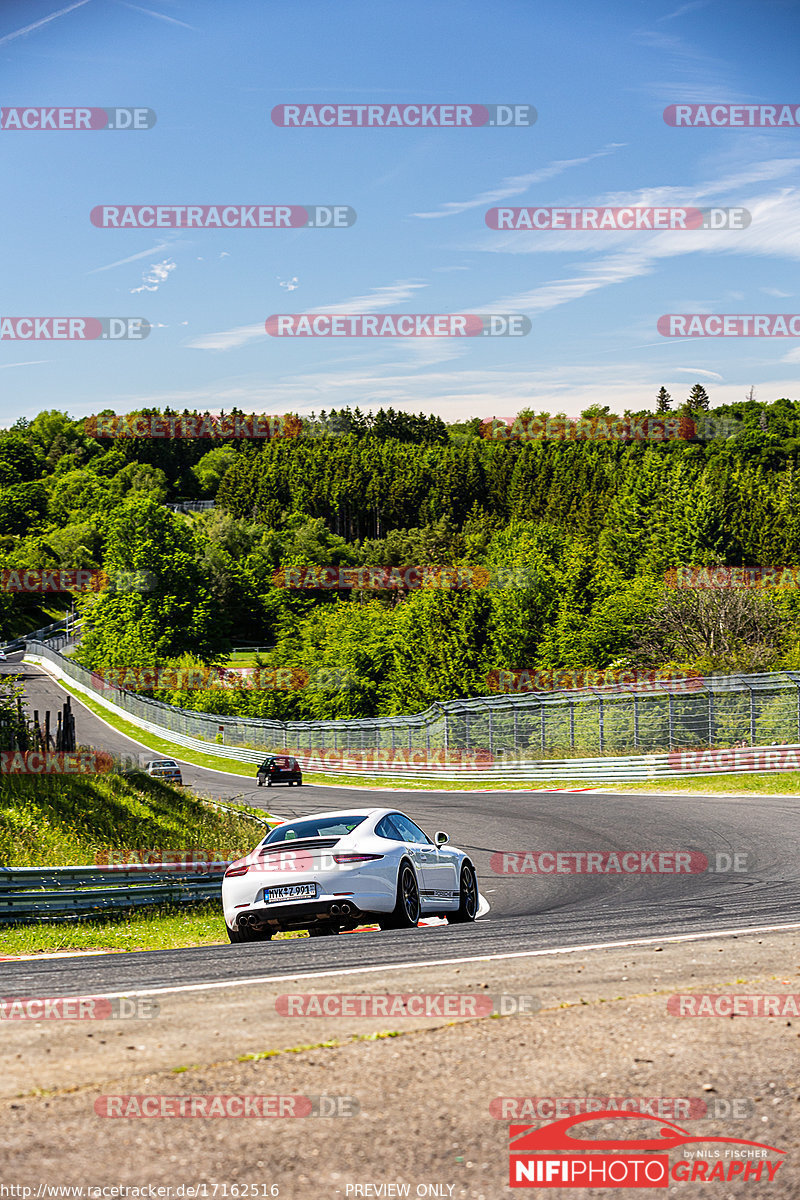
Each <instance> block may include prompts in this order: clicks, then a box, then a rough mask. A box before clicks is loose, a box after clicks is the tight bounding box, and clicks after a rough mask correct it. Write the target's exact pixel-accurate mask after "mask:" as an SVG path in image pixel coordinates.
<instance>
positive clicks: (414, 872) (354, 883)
mask: <svg viewBox="0 0 800 1200" xmlns="http://www.w3.org/2000/svg"><path fill="white" fill-rule="evenodd" d="M448 840H449V839H448V836H447V834H446V833H435V834H434V835H433V840H432V841H431V839H430V838H429V837H428V836H427V834H425V833H423V831H422V830H421V829H420V827H419V826H418V825H415V824H414V822H413V821H412V820H411V819H410V818H409V817H406V816H404V815H403V813H400V812H397V811H396V810H395V809H391V808H361V809H345V810H343V811H341V812H329V813H316V814H315V815H313V816H310V817H300V818H298V819H297V820H294V821H285V822H284V823H283V824H281V825H277V826H276V827H275V828H274V829H272V830H271V831H270V833H269V834H268V835H267V837H265V838H264V841H263V842H261V843H260V845H258V846H256V848H255V850H253V851H252V853H250V854H248V855H247V856H246V857H245V858H240V859H238V860H237V861H236V862H233V863H231V864H230V866H229V867H228V869H227V871H226V872H225V877H224V879H223V881H222V907H223V911H224V913H225V924H226V926H227V929H228V937H229V938H230V940H231V941H232V942H253V941H267V940H269V938H271V937H272V935H273V934H274V933H278V931H279V930H286V929H307V930H308V931H309V933H310V934H311V936H312V937H318V936H321V935H323V934H332V933H338V932H339V931H340V930H341V929H355V928H356V927H357V926H358V925H369V924H373V923H374V922H377V923H378V924H379V925H380V927H381V929H398V928H401V929H402V928H412V927H413V926H415V925H417V924H418V922H419V919H420V917H421V916H437V917H446V918H447V920H448V921H459V922H461V921H474V920H475V917H476V916H477V913H478V903H479V896H478V879H477V876H476V874H475V867H474V866H473V864H472V862H471V860H470V858H469V856H468V855H467V854H465V853H464V851H463V850H457V849H456V848H455V846H449V845H447V842H448Z"/></svg>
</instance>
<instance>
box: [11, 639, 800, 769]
mask: <svg viewBox="0 0 800 1200" xmlns="http://www.w3.org/2000/svg"><path fill="white" fill-rule="evenodd" d="M25 660H26V661H27V662H33V663H37V664H38V665H41V666H43V667H45V668H46V669H47V670H49V671H50V672H51V673H52V674H53V675H55V676H56V677H60V678H64V679H68V680H69V681H70V683H71V684H72V685H73V686H74V687H75V688H76V689H77V690H78V691H81V692H84V693H85V694H87V695H89V696H91V697H92V699H93V700H95V701H96V702H97V703H99V704H101V705H103V706H104V707H105V708H107V709H108V710H109V711H110V712H112V713H116V714H117V715H118V716H121V717H123V718H124V719H125V720H126V721H129V722H130V723H131V724H133V725H137V726H138V727H139V728H140V729H144V730H146V731H147V732H148V733H152V734H154V735H155V736H157V737H160V738H164V739H165V740H166V741H169V742H172V743H174V744H175V745H178V746H183V747H185V748H186V749H189V750H195V751H197V752H199V753H203V754H209V753H210V754H213V755H214V756H216V757H218V758H223V759H224V758H227V759H232V760H234V761H237V762H241V763H251V764H256V763H259V762H261V761H262V760H263V758H264V756H265V754H266V753H274V752H276V751H280V750H282V749H288V750H289V752H290V753H292V754H294V755H296V757H297V758H298V760H299V761H300V762H301V763H302V765H303V767H304V769H305V770H306V771H318V772H321V773H325V774H327V775H345V776H347V775H367V776H370V777H376V776H378V777H390V776H393V775H394V776H401V775H405V776H410V777H413V778H417V779H423V780H424V779H429V780H430V779H443V780H450V781H456V780H464V779H465V778H466V779H470V780H475V781H494V782H500V781H514V780H520V781H524V780H531V781H546V780H550V779H559V780H570V781H572V780H574V781H576V782H577V781H582V780H590V781H595V782H606V783H613V782H615V781H617V780H625V779H630V780H634V779H644V780H647V779H663V778H675V777H680V776H687V777H688V776H696V775H708V774H723V773H731V772H737V773H741V772H754V771H793V770H798V769H800V760H798V757H797V752H798V750H800V736H798V730H797V724H798V713H800V673H797V680H795V678H794V675H795V673H791V677H790V676H789V675H788V674H787V678H788V679H789V683H788V685H787V684H785V683H784V684H782V685H781V686H782V688H783V691H784V692H785V693H786V697H785V698H788V700H789V707H790V710H791V714H792V715H791V719H789V720H786V721H784V725H785V726H786V730H792V731H793V732H795V737H794V738H793V739H792V740H791V741H787V740H785V739H784V740H782V742H781V744H780V745H779V746H776V745H775V744H774V743H773V744H772V745H769V744H767V745H762V746H757V745H755V735H756V733H757V732H758V731H759V722H758V719H757V705H756V702H755V700H754V695H755V693H756V691H757V688H758V687H760V688H761V690H762V692H765V693H769V694H770V696H771V694H772V691H774V690H775V689H776V687H778V684H776V683H775V682H774V680H775V679H777V678H778V677H777V676H773V675H769V676H766V675H765V676H724V677H720V678H717V679H713V680H710V681H707V682H708V683H709V684H710V685H713V689H714V690H709V691H708V693H707V694H706V693H704V694H703V697H702V700H703V704H704V705H705V706H706V707H707V709H709V710H710V709H711V708H715V709H716V710H717V716H716V718H714V717H713V716H712V717H711V718H709V720H710V721H711V727H712V728H713V727H714V721H715V720H717V721H721V715H720V711H719V710H720V709H722V708H724V701H725V698H726V696H729V695H733V696H735V697H738V696H739V695H745V694H746V695H748V696H749V700H748V703H747V705H746V708H747V711H748V714H749V716H748V726H749V731H750V733H751V739H750V744H749V745H747V746H740V747H736V748H731V749H717V750H703V748H702V745H701V747H699V748H697V747H696V748H692V749H688V750H685V749H673V750H671V751H669V752H667V753H660V754H633V755H625V756H616V757H615V756H606V757H603V758H588V757H587V758H561V759H556V758H550V759H547V758H545V759H534V758H533V757H528V756H526V755H524V754H521V753H520V752H519V751H517V752H514V751H513V750H511V749H510V746H509V747H508V749H506V747H504V746H502V745H500V744H494V745H493V749H491V750H490V749H488V748H485V747H481V748H480V749H484V751H485V753H486V757H487V759H488V761H487V762H486V764H485V765H484V764H482V763H480V761H479V758H480V755H478V757H477V758H476V759H475V761H469V762H465V761H464V759H465V758H466V755H465V756H464V758H462V761H461V762H456V763H448V761H447V759H448V757H449V756H450V753H451V751H456V750H457V748H458V743H457V742H453V741H451V740H450V739H449V738H448V737H447V734H448V721H447V713H446V709H447V706H445V705H439V706H437V708H438V710H441V711H442V712H445V716H444V722H443V724H444V734H445V738H444V744H442V741H441V740H436V741H432V739H431V728H432V727H431V726H429V727H428V728H427V736H426V740H425V742H423V743H422V744H421V745H417V746H414V747H409V748H408V751H406V749H405V747H404V746H403V745H400V746H388V745H382V744H381V743H380V742H379V744H378V745H377V746H376V747H374V749H375V754H374V756H371V755H370V753H369V750H370V749H371V748H370V747H367V746H365V745H364V741H365V740H366V739H365V738H364V737H362V738H361V742H362V745H361V746H358V747H351V746H349V745H345V746H341V747H337V746H336V742H337V733H336V729H338V730H339V733H338V740H339V741H340V742H341V741H347V742H349V741H350V735H349V732H348V731H349V730H350V729H352V728H353V727H355V728H358V729H362V727H364V728H365V727H366V726H367V725H368V724H371V726H372V727H373V729H377V730H378V731H381V730H384V729H385V722H384V721H382V720H381V719H376V720H373V721H372V722H371V723H370V722H366V721H361V722H352V721H347V722H338V723H337V722H334V721H327V722H300V721H287V722H282V721H268V720H256V719H252V718H237V717H228V716H217V715H215V714H209V713H199V712H192V711H190V710H187V709H180V708H175V707H173V706H172V705H169V704H164V703H162V702H161V701H158V700H148V699H146V698H144V697H142V696H138V695H136V694H135V693H132V692H127V691H125V690H124V689H121V688H115V689H113V690H111V689H103V690H102V691H100V690H98V688H97V687H96V686H95V685H94V682H93V680H94V678H95V677H93V675H92V673H91V671H88V670H86V668H84V667H81V666H79V665H78V664H77V663H74V662H72V660H71V659H68V658H65V657H64V656H63V655H61V654H59V653H58V651H56V650H53V649H52V648H51V647H49V646H45V645H43V644H41V643H34V642H31V643H30V649H29V652H28V653H26V655H25ZM742 681H744V683H742ZM779 682H780V680H779ZM742 688H744V689H745V691H744V692H742V690H741V689H742ZM596 692H597V694H596V695H595V696H594V697H593V699H594V701H595V702H596V703H597V704H599V707H600V713H601V720H602V719H603V713H604V712H605V717H606V719H608V709H609V708H610V707H611V704H610V703H609V701H612V702H613V701H616V700H619V699H620V696H619V689H618V688H614V687H612V688H607V689H599V688H598V689H596ZM778 692H779V695H781V698H782V699H783V698H784V697H783V696H782V694H781V690H780V688H778ZM601 693H610V695H605V694H601ZM591 699H592V698H589V699H587V698H582V699H578V700H572V701H566V702H565V701H563V700H561V701H557V700H554V698H553V697H552V696H548V697H546V702H547V703H550V704H556V703H561V704H564V703H568V704H575V705H576V706H577V705H579V704H581V703H587V702H591ZM623 699H624V698H623ZM634 699H635V697H634ZM659 699H661V700H662V701H663V698H659ZM683 699H687V697H683ZM772 699H773V700H774V697H772ZM495 701H498V702H500V703H501V704H502V705H503V707H504V709H505V710H506V716H507V719H508V709H509V707H512V708H513V705H515V704H516V705H519V704H521V703H529V702H530V698H529V697H527V696H525V697H520V696H491V697H480V698H478V699H477V700H475V701H459V702H452V703H453V704H455V703H459V704H465V705H466V704H476V705H482V706H483V707H484V708H485V707H486V705H487V704H492V703H493V702H495ZM640 702H643V701H640ZM664 702H665V703H666V706H667V707H668V708H669V709H670V710H671V709H673V707H674V706H675V704H676V699H675V697H674V696H673V695H672V694H670V695H669V696H668V697H667V698H666V701H664ZM543 703H544V701H543ZM785 707H786V706H785V704H782V706H781V708H782V711H783V710H784V709H785ZM431 711H432V710H428V713H423V714H418V716H417V717H415V718H414V719H415V720H418V719H419V717H426V716H427V715H428V714H429V713H430V712H431ZM491 712H492V710H491V709H490V710H489V726H490V729H491V726H492V718H491ZM783 715H784V716H785V715H786V714H785V712H784V714H783ZM397 719H399V720H409V721H410V720H412V718H397ZM510 719H512V720H514V719H515V718H514V716H513V711H512V715H511V718H510ZM542 719H543V718H542ZM437 720H438V722H439V725H440V726H441V724H442V718H441V716H439V717H438V718H437ZM498 724H499V722H498ZM187 726H188V727H190V728H192V729H193V730H197V731H203V732H207V733H208V734H209V736H207V737H205V738H204V737H198V736H194V734H193V733H189V732H187V730H186V727H187ZM729 728H732V726H729ZM781 728H782V727H781ZM325 730H327V736H328V741H329V743H330V742H332V743H333V744H331V745H329V747H328V748H327V749H326V748H325V746H324V743H325V737H326V735H325V732H324V731H325ZM342 730H345V733H344V734H343V732H342ZM212 731H216V733H217V735H218V736H219V737H220V738H221V739H222V740H221V741H216V738H215V735H214V732H212ZM332 731H333V732H332ZM440 733H441V729H440ZM312 737H317V739H318V740H317V742H316V743H314V742H313V741H309V739H310V738H312ZM510 740H511V739H509V741H510ZM726 740H732V739H726ZM489 741H490V745H492V739H491V737H490V739H489ZM765 741H766V739H765ZM246 742H250V743H251V745H250V746H248V745H244V744H242V743H246ZM495 742H496V743H497V739H495ZM237 743H238V744H237ZM253 743H256V745H257V746H258V748H253ZM304 743H305V745H306V746H308V747H309V748H308V749H307V750H305V751H304V749H303V745H304ZM319 749H321V750H322V754H320V753H319ZM354 751H355V753H353V752H354ZM467 751H469V747H467ZM436 759H439V760H440V762H439V763H436V762H435V760H436ZM415 760H416V761H415Z"/></svg>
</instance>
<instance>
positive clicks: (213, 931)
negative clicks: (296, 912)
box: [0, 903, 308, 954]
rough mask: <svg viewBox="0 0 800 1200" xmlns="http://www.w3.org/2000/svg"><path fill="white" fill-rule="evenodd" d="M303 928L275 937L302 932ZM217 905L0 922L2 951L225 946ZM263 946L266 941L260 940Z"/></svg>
mask: <svg viewBox="0 0 800 1200" xmlns="http://www.w3.org/2000/svg"><path fill="white" fill-rule="evenodd" d="M307 936H308V935H307V934H306V933H305V931H301V932H298V933H292V934H279V935H278V937H280V938H286V937H307ZM227 945H228V935H227V933H226V932H225V922H224V919H223V916H222V905H221V904H217V903H213V904H211V903H210V904H197V905H186V906H185V907H178V906H176V905H173V906H166V905H164V906H161V907H159V908H149V909H146V910H142V909H135V910H134V911H133V912H131V913H126V914H122V913H119V914H117V913H115V914H113V915H112V916H109V917H108V918H106V919H104V920H92V921H79V922H78V921H76V922H75V923H70V924H53V925H13V926H3V925H0V946H1V947H2V954H53V953H55V952H56V951H58V950H116V951H126V950H127V951H133V950H177V949H181V948H182V947H186V946H227ZM265 948H267V949H268V946H267V945H266V944H265Z"/></svg>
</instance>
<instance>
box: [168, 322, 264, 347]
mask: <svg viewBox="0 0 800 1200" xmlns="http://www.w3.org/2000/svg"><path fill="white" fill-rule="evenodd" d="M266 336H267V331H266V329H265V328H264V321H260V322H259V324H258V325H239V326H238V327H237V328H236V329H224V330H222V331H221V332H220V333H203V334H201V335H200V336H199V337H196V338H195V339H194V341H192V342H187V343H186V344H187V346H189V348H190V349H192V350H237V349H238V348H239V346H245V345H247V343H248V342H252V341H253V340H254V339H255V338H259V337H266Z"/></svg>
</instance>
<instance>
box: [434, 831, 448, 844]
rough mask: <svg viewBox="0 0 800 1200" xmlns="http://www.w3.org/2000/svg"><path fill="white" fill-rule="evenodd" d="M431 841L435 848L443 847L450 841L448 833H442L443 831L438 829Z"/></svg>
mask: <svg viewBox="0 0 800 1200" xmlns="http://www.w3.org/2000/svg"><path fill="white" fill-rule="evenodd" d="M433 841H434V845H436V846H444V845H445V843H447V842H449V841H450V835H449V834H448V833H444V831H443V830H441V829H439V830H437V832H436V833H435V834H434V835H433Z"/></svg>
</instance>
